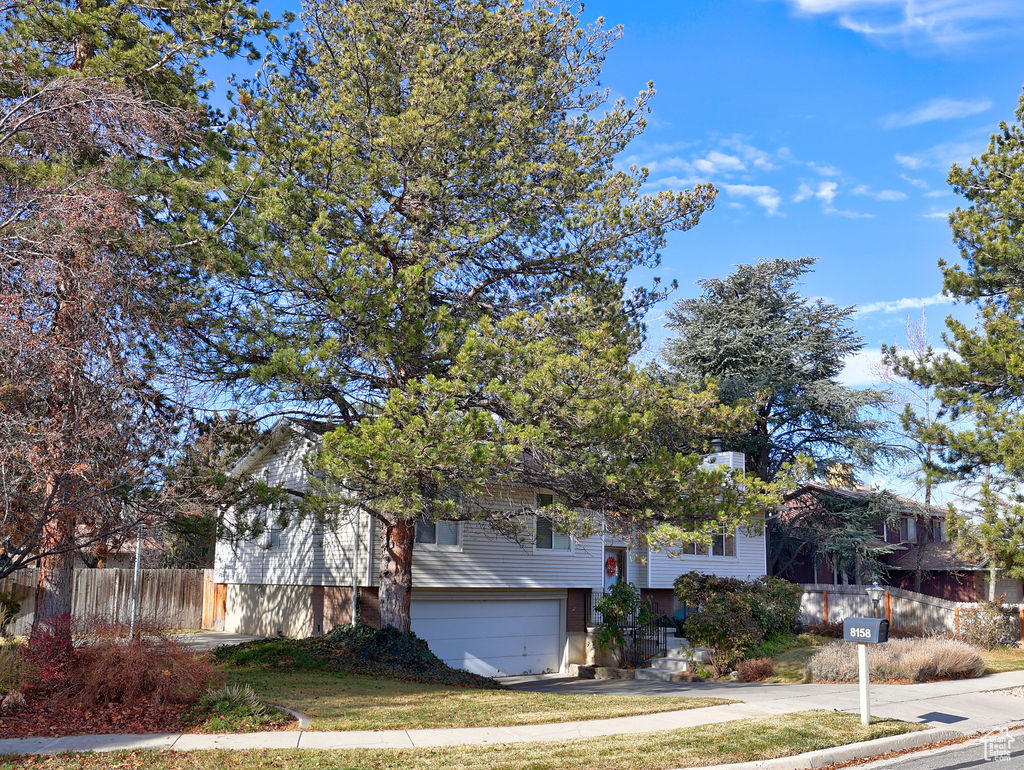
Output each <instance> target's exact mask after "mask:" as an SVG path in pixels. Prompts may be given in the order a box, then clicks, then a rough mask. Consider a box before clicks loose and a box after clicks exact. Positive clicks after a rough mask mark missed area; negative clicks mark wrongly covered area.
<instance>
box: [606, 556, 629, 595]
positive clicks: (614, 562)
mask: <svg viewBox="0 0 1024 770" xmlns="http://www.w3.org/2000/svg"><path fill="white" fill-rule="evenodd" d="M625 579H626V549H625V548H605V549H604V591H605V593H608V592H609V591H610V590H611V589H612V586H613V585H615V584H616V583H618V582H619V581H620V580H625Z"/></svg>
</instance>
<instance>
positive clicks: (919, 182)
mask: <svg viewBox="0 0 1024 770" xmlns="http://www.w3.org/2000/svg"><path fill="white" fill-rule="evenodd" d="M900 179H902V180H903V181H904V182H906V183H907V184H912V185H914V187H917V188H919V189H921V190H930V189H932V186H931V185H930V184H928V183H927V182H926V181H924V180H923V179H917V178H915V177H912V176H907V175H906V174H900Z"/></svg>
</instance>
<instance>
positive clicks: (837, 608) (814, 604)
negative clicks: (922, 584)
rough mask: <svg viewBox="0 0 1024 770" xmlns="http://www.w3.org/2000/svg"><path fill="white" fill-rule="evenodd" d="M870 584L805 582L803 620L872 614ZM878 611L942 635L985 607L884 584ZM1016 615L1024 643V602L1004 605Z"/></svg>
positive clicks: (897, 622) (898, 624) (892, 621)
mask: <svg viewBox="0 0 1024 770" xmlns="http://www.w3.org/2000/svg"><path fill="white" fill-rule="evenodd" d="M866 588H867V586H862V585H832V584H824V583H808V584H804V585H803V589H804V595H803V598H802V599H801V601H800V619H801V621H803V622H804V623H812V624H813V623H842V622H843V620H844V619H846V618H849V617H871V616H872V615H873V614H874V603H873V602H872V601H871V599H870V598H869V597H868V595H867V594H866V593H865V589H866ZM884 588H885V595H884V597H883V598H882V601H880V602H879V606H878V614H879V615H881V616H883V617H885V618H887V619H888V621H889V625H890V626H891V627H892V628H894V629H896V628H910V627H917V628H921V629H922V630H924V631H930V632H933V633H939V634H955V633H957V632H958V631H959V628H960V615H961V613H964V612H970V611H973V610H975V609H977V608H978V607H980V606H982V605H981V604H979V603H978V602H954V601H950V600H949V599H939V598H938V597H935V596H928V595H926V594H920V593H917V592H916V591H907V590H905V589H902V588H894V587H892V586H884ZM1003 607H1004V608H1005V609H1008V610H1011V611H1012V612H1013V614H1014V615H1015V616H1016V617H1017V622H1018V623H1020V624H1021V625H1020V626H1019V627H1018V632H1019V638H1020V639H1021V641H1022V642H1024V604H1004V605H1003Z"/></svg>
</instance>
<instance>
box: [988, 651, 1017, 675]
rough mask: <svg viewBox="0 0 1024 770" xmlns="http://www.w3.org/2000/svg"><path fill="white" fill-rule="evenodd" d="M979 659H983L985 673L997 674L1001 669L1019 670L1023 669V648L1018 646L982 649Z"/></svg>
mask: <svg viewBox="0 0 1024 770" xmlns="http://www.w3.org/2000/svg"><path fill="white" fill-rule="evenodd" d="M981 659H982V660H984V661H985V673H986V674H998V673H999V672H1001V671H1020V670H1021V669H1024V649H1021V648H1020V647H1006V648H1003V649H995V650H982V651H981Z"/></svg>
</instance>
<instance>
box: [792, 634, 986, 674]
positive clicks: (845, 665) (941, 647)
mask: <svg viewBox="0 0 1024 770" xmlns="http://www.w3.org/2000/svg"><path fill="white" fill-rule="evenodd" d="M868 661H869V667H870V669H871V681H872V682H887V681H892V680H908V679H909V680H910V681H912V682H931V681H937V680H943V679H967V678H973V677H976V676H981V675H982V674H983V673H985V663H984V661H983V660H982V659H981V655H979V654H978V651H977V650H976V649H975V648H974V647H971V646H970V645H968V644H964V643H963V642H958V641H954V640H952V639H894V640H892V641H889V642H886V643H885V644H873V645H871V649H870V651H869V657H868ZM858 672H859V667H858V663H857V645H856V644H855V643H852V642H831V643H829V644H827V645H825V646H824V647H822V648H821V649H820V650H818V651H817V652H816V653H814V655H812V656H811V659H810V660H809V661H808V662H807V677H808V679H810V680H814V681H823V682H856V681H857V680H858V676H859V673H858Z"/></svg>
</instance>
